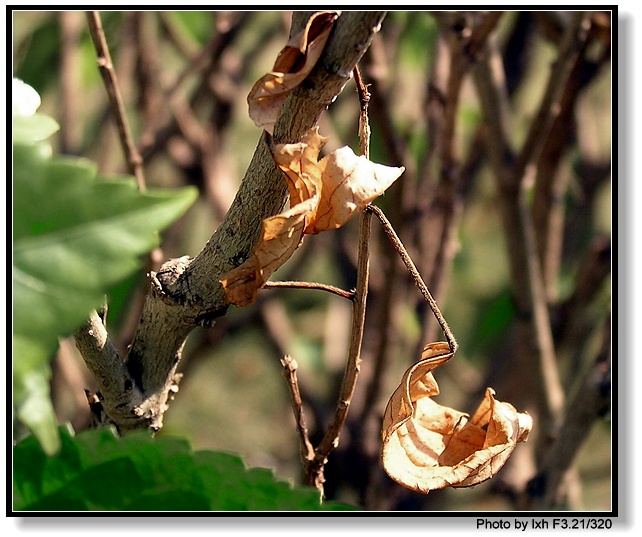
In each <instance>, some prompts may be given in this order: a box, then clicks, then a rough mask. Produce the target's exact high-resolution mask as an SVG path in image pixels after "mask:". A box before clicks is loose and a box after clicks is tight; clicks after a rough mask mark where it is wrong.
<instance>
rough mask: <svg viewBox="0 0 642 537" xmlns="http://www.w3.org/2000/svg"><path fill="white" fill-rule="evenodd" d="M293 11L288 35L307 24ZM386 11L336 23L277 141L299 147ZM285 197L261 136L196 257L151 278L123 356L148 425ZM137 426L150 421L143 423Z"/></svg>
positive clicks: (291, 102)
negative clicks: (228, 282) (196, 331)
mask: <svg viewBox="0 0 642 537" xmlns="http://www.w3.org/2000/svg"><path fill="white" fill-rule="evenodd" d="M303 17H304V14H302V13H300V12H295V14H294V17H293V29H295V28H296V27H298V26H301V25H302V24H303V23H304V22H305V20H306V19H305V18H303ZM383 17H384V12H347V13H345V14H343V15H342V16H340V17H339V19H338V20H337V22H336V23H335V27H334V29H333V32H332V34H331V36H330V38H329V40H328V43H327V44H326V48H325V50H324V52H323V55H322V56H321V58H320V60H319V61H318V63H317V65H316V66H315V68H314V69H313V71H312V72H311V73H310V75H309V76H308V78H307V79H306V80H305V81H304V82H303V83H302V84H301V85H300V86H299V87H298V88H297V89H296V90H295V91H293V92H292V94H291V95H290V96H289V97H288V100H287V101H286V103H285V104H284V106H283V109H282V110H281V113H280V116H279V119H278V121H277V123H276V126H275V131H274V138H275V140H277V141H278V142H284V143H288V142H297V141H298V140H299V139H300V137H301V136H302V135H303V134H304V133H305V132H307V131H308V130H309V129H310V128H311V127H312V126H314V125H315V124H316V123H317V121H318V119H319V117H320V115H321V114H322V113H323V111H324V110H325V109H326V108H327V107H328V106H329V105H330V104H331V103H332V101H333V100H334V99H335V98H336V96H337V95H338V94H339V93H340V92H341V90H342V89H343V87H344V86H345V84H346V82H347V81H348V80H349V79H350V76H351V73H352V70H353V69H354V67H355V65H356V64H357V62H358V61H359V59H360V58H361V57H362V55H363V53H364V52H365V50H366V49H367V48H368V46H369V45H370V42H371V40H372V37H373V35H374V34H375V33H376V32H377V31H378V29H379V25H380V23H381V21H382V19H383ZM286 199H287V187H286V182H285V181H284V180H283V176H282V173H281V172H280V171H279V170H278V169H277V168H276V166H275V164H274V161H273V159H272V155H271V153H270V151H269V149H268V147H267V144H266V143H265V140H264V137H263V136H262V137H261V139H260V140H259V143H258V145H257V148H256V150H255V153H254V156H253V158H252V161H251V163H250V165H249V167H248V170H247V172H246V174H245V177H244V178H243V181H242V183H241V186H240V188H239V191H238V193H237V195H236V198H235V200H234V202H233V203H232V206H231V207H230V210H229V211H228V213H227V215H226V217H225V219H224V221H223V223H222V224H221V225H220V226H219V228H218V229H217V230H216V231H215V232H214V234H213V235H212V237H211V238H210V240H209V241H208V243H207V244H206V245H205V247H204V248H203V250H202V251H201V252H200V253H199V254H198V255H197V256H196V257H195V258H194V259H188V258H181V259H178V260H176V259H175V260H170V261H169V262H167V263H165V265H163V267H161V270H160V271H159V272H158V273H157V274H155V273H151V274H150V281H151V291H150V293H149V295H148V297H147V299H146V301H145V305H144V307H143V312H142V315H141V319H140V322H139V325H138V327H137V330H136V334H135V335H134V339H133V341H132V344H131V348H130V352H129V356H128V358H127V368H128V369H129V371H130V372H131V374H132V377H133V378H134V380H135V381H136V383H137V385H138V386H139V388H140V389H141V390H142V391H143V392H144V394H145V398H146V400H148V401H149V402H150V403H152V402H153V403H154V404H155V405H156V407H155V409H154V412H153V413H152V414H153V417H152V418H153V419H152V422H151V426H152V427H153V428H158V427H160V426H161V424H162V412H163V410H164V405H165V402H166V400H167V394H168V391H169V389H170V387H171V386H172V379H173V378H174V372H175V369H176V366H177V364H178V362H179V360H180V351H181V349H182V346H183V344H184V342H185V339H186V338H187V336H188V334H189V333H190V332H191V330H192V329H193V328H195V327H196V326H211V325H212V324H213V322H214V321H215V319H216V318H217V317H220V316H221V315H224V314H225V312H226V310H227V307H228V306H227V304H226V302H225V300H224V293H223V289H222V286H221V285H220V283H219V278H220V277H221V276H223V274H225V273H226V272H227V271H229V270H230V269H232V268H234V267H236V266H238V265H240V264H241V263H242V262H243V261H244V260H245V259H246V258H247V257H249V255H250V254H251V253H252V250H253V248H254V246H255V244H256V242H257V240H258V237H259V234H260V231H261V223H262V221H263V219H265V218H267V217H269V216H272V215H274V214H277V213H278V212H279V211H280V210H281V208H282V207H283V205H284V203H285V201H286ZM139 425H140V427H141V428H145V427H149V426H150V421H149V419H141V420H140V423H139Z"/></svg>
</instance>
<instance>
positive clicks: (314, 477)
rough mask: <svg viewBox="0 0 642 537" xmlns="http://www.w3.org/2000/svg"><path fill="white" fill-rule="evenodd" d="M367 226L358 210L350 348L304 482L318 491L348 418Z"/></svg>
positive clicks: (357, 359)
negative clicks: (329, 420) (328, 418)
mask: <svg viewBox="0 0 642 537" xmlns="http://www.w3.org/2000/svg"><path fill="white" fill-rule="evenodd" d="M370 224H371V215H370V212H369V211H367V210H366V211H362V212H361V215H360V219H359V253H358V258H357V287H356V290H355V296H354V301H353V303H352V329H351V333H350V349H349V350H348V359H347V360H346V367H345V371H344V374H343V381H342V383H341V389H340V391H339V399H338V402H337V408H336V411H335V414H334V419H333V420H332V423H331V424H330V427H329V428H328V431H327V432H326V434H325V436H324V437H323V439H322V440H321V442H320V443H319V445H318V446H317V448H316V450H315V453H314V459H313V460H312V461H310V464H309V465H308V467H307V468H306V476H305V478H306V483H307V484H309V485H314V486H317V487H320V489H321V490H322V487H323V482H324V480H325V478H324V476H323V470H324V466H325V463H326V462H327V460H328V456H329V455H330V453H331V452H332V450H334V449H335V448H336V447H337V446H338V445H339V435H340V434H341V429H342V428H343V425H344V423H345V421H346V417H347V415H348V408H349V407H350V402H351V401H352V396H353V394H354V389H355V386H356V384H357V377H358V375H359V370H360V369H361V342H362V340H363V327H364V321H365V315H366V297H367V295H368V280H369V276H370V263H369V250H370V246H369V243H370Z"/></svg>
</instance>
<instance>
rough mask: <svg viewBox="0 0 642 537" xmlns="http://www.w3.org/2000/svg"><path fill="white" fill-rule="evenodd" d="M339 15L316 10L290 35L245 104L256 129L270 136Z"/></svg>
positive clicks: (314, 61) (317, 55)
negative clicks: (269, 69) (291, 92)
mask: <svg viewBox="0 0 642 537" xmlns="http://www.w3.org/2000/svg"><path fill="white" fill-rule="evenodd" d="M339 13H340V12H337V11H319V12H317V13H315V14H313V15H312V16H311V17H310V19H309V20H308V22H307V24H306V26H305V28H304V29H303V30H301V31H300V32H299V33H297V34H296V35H294V36H292V37H291V38H290V40H289V41H288V44H287V45H286V46H285V47H284V48H283V50H281V52H280V53H279V55H278V56H277V58H276V62H275V63H274V67H273V68H272V71H271V72H269V73H268V74H266V75H264V76H263V77H262V78H261V79H259V80H258V81H257V82H256V84H254V87H253V88H252V90H251V91H250V93H249V95H248V97H247V102H248V105H249V114H250V117H251V118H252V120H253V121H254V123H255V124H256V126H257V127H261V128H263V129H265V130H266V131H268V132H269V133H270V134H272V133H273V130H274V124H275V123H276V118H277V116H278V114H279V110H280V109H281V106H282V105H283V103H284V102H285V99H286V98H287V96H288V94H289V93H290V91H292V90H293V89H294V88H295V87H296V86H298V85H299V84H300V83H301V82H302V81H303V79H304V78H305V77H306V76H308V74H309V73H310V71H311V70H312V68H313V67H314V65H315V64H316V63H317V60H318V59H319V57H320V56H321V53H322V52H323V47H325V44H326V42H327V40H328V37H329V36H330V30H332V26H333V24H334V21H336V20H337V18H338V16H339Z"/></svg>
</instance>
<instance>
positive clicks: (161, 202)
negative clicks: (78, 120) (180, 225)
mask: <svg viewBox="0 0 642 537" xmlns="http://www.w3.org/2000/svg"><path fill="white" fill-rule="evenodd" d="M13 189H14V190H13V193H14V197H13V209H14V215H15V216H14V221H13V292H14V303H13V305H14V311H13V314H14V403H15V404H16V412H17V416H18V417H19V418H20V419H21V420H23V421H24V422H25V424H26V425H27V426H29V428H30V429H31V430H32V431H33V432H34V434H36V435H37V436H38V437H39V438H40V439H41V441H42V442H43V446H44V447H45V449H47V451H48V452H49V453H52V452H54V451H55V450H56V449H57V443H56V442H55V441H52V439H55V438H57V434H56V432H55V427H56V424H55V421H53V419H52V418H53V410H52V408H51V402H50V399H49V389H48V384H47V380H48V378H49V376H50V371H49V360H50V358H51V356H52V355H53V353H54V352H55V350H56V347H57V340H58V337H60V336H66V335H68V334H70V333H72V332H73V331H74V330H76V329H77V328H78V327H79V326H80V325H81V324H82V322H83V321H84V319H85V318H86V317H87V316H88V315H89V313H90V312H91V310H92V309H94V308H98V307H99V306H100V305H101V304H102V302H103V299H104V295H105V293H106V292H107V291H108V289H109V288H110V287H111V286H113V285H114V284H116V283H118V282H120V281H122V280H123V279H125V278H126V277H127V276H129V275H131V274H132V273H133V272H135V271H136V270H137V269H139V268H140V266H141V258H142V256H143V255H144V254H145V253H146V252H148V251H150V250H151V249H152V248H154V247H155V246H156V245H157V244H158V243H159V236H158V231H160V230H161V229H163V228H165V227H167V226H168V225H169V224H171V223H172V222H173V221H175V220H176V219H177V218H178V217H179V216H180V215H181V214H183V213H184V211H185V210H186V209H187V208H188V207H189V206H190V205H191V204H192V202H193V201H194V199H195V198H196V196H197V192H196V190H195V189H192V188H188V189H176V190H150V191H148V192H146V193H144V194H141V193H140V192H138V190H137V187H136V184H135V181H134V180H133V179H132V178H126V179H111V180H107V179H104V178H98V177H97V176H96V166H95V165H94V164H93V163H91V162H89V161H87V160H84V159H77V158H68V157H57V158H49V147H48V146H47V145H46V144H44V143H36V144H32V145H25V144H15V145H14V148H13ZM36 379H37V380H36ZM32 415H35V416H37V419H35V418H33V417H31V416H32ZM46 416H48V417H46Z"/></svg>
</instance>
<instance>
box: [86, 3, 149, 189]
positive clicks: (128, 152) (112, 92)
mask: <svg viewBox="0 0 642 537" xmlns="http://www.w3.org/2000/svg"><path fill="white" fill-rule="evenodd" d="M87 22H88V23H89V31H90V33H91V38H92V40H93V42H94V47H95V48H96V54H97V61H98V68H99V69H100V74H101V75H102V77H103V81H104V83H105V89H106V90H107V95H108V97H109V104H110V106H111V109H112V113H113V115H114V118H115V120H116V125H117V128H118V135H119V138H120V142H121V145H122V146H123V151H124V153H125V158H126V160H127V165H128V168H129V171H130V173H131V174H132V175H134V176H135V177H136V181H137V183H138V189H139V190H140V191H141V192H144V191H145V190H146V185H145V175H144V173H143V159H142V157H141V156H140V153H139V152H138V149H136V145H135V144H134V140H133V138H132V134H131V131H130V129H129V125H128V123H127V118H126V115H125V106H124V104H123V99H122V96H121V93H120V89H119V88H118V80H117V78H116V72H115V71H114V65H113V63H112V61H111V55H110V53H109V47H108V46H107V41H106V39H105V32H104V30H103V25H102V21H101V18H100V13H99V12H98V11H88V12H87Z"/></svg>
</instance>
